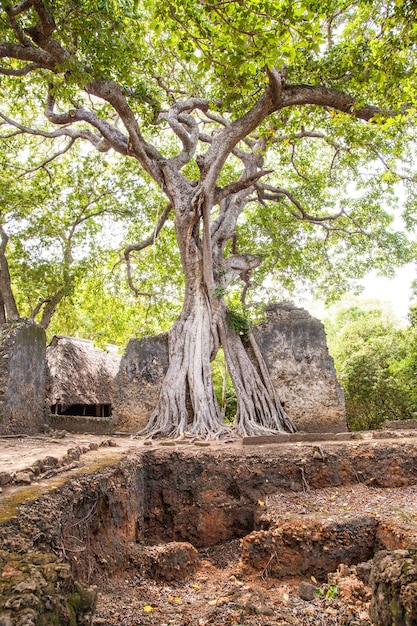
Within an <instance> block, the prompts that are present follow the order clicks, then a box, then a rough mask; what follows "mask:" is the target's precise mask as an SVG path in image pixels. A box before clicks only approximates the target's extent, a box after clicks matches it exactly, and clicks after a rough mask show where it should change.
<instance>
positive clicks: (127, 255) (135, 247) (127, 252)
mask: <svg viewBox="0 0 417 626" xmlns="http://www.w3.org/2000/svg"><path fill="white" fill-rule="evenodd" d="M171 209H172V205H171V203H169V204H167V206H166V207H165V209H164V210H163V212H162V215H161V217H160V218H159V220H158V223H157V225H156V226H155V228H154V230H153V232H152V233H151V234H150V235H149V237H147V238H146V239H144V240H143V241H141V242H140V243H138V244H130V245H129V246H126V247H125V249H124V259H125V261H126V269H127V282H128V284H129V287H130V289H131V290H132V291H133V293H134V294H135V296H136V297H138V296H146V297H149V298H150V297H151V296H152V294H150V293H142V292H140V291H139V290H138V289H137V288H136V287H135V285H134V284H133V277H132V266H131V253H132V252H140V251H141V250H144V249H145V248H148V247H149V246H152V245H153V244H154V243H155V240H156V238H157V237H158V235H159V233H160V232H161V229H162V227H163V226H164V224H165V222H166V221H167V219H168V216H169V214H170V212H171Z"/></svg>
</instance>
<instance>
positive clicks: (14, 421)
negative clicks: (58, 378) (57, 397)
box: [0, 319, 46, 435]
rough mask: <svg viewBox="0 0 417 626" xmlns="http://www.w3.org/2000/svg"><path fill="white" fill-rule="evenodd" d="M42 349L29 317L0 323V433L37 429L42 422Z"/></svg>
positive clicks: (42, 338)
mask: <svg viewBox="0 0 417 626" xmlns="http://www.w3.org/2000/svg"><path fill="white" fill-rule="evenodd" d="M45 350H46V337H45V331H44V329H43V328H41V326H39V325H38V324H36V323H35V322H34V321H33V320H29V319H21V320H19V321H17V322H13V323H11V324H3V325H2V326H1V327H0V435H11V434H20V433H25V434H33V433H38V432H39V430H40V428H41V426H42V424H43V423H44V420H45V416H44V405H45V386H46V367H45V363H46V361H45Z"/></svg>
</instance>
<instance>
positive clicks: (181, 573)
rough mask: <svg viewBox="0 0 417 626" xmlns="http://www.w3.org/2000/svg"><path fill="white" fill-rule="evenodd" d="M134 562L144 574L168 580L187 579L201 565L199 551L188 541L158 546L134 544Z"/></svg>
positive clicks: (132, 556)
mask: <svg viewBox="0 0 417 626" xmlns="http://www.w3.org/2000/svg"><path fill="white" fill-rule="evenodd" d="M131 560H132V562H133V563H134V564H135V565H137V566H138V567H139V569H140V571H141V573H142V575H145V576H148V577H149V578H153V579H155V580H166V581H167V582H172V581H182V580H187V579H188V578H190V577H191V576H193V574H194V573H195V572H196V570H197V569H198V567H199V565H200V560H199V557H198V552H197V550H196V549H195V548H194V546H192V545H191V543H187V542H186V541H178V542H177V541H172V542H169V543H165V544H160V545H156V546H140V547H139V546H137V545H136V546H134V549H133V554H131Z"/></svg>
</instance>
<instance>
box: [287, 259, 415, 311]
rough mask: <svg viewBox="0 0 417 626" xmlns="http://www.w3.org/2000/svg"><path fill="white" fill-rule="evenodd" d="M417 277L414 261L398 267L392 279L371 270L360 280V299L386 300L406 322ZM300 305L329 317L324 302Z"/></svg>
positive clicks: (304, 302)
mask: <svg viewBox="0 0 417 626" xmlns="http://www.w3.org/2000/svg"><path fill="white" fill-rule="evenodd" d="M416 279H417V267H416V265H415V264H414V263H410V264H409V265H406V266H404V267H402V268H399V269H397V270H396V272H395V278H392V279H390V278H382V277H379V276H377V273H376V272H371V273H370V274H368V276H367V277H366V278H364V279H362V280H361V281H358V282H359V284H361V285H363V287H364V290H363V292H362V293H361V294H360V295H359V299H360V300H379V301H380V302H381V303H384V302H386V303H387V304H388V305H389V306H390V308H391V309H392V311H393V313H394V315H395V316H396V317H397V318H398V319H399V320H400V321H404V322H406V321H407V315H408V309H409V306H410V304H411V303H412V302H413V301H416V300H417V298H416V297H414V296H413V292H412V289H411V283H412V282H413V280H416ZM341 302H343V300H342V301H341ZM298 306H301V307H303V308H305V309H307V310H308V311H309V312H310V313H311V314H312V315H314V316H315V317H318V318H319V319H323V318H325V317H327V312H326V308H325V306H324V304H323V303H322V302H318V301H310V302H309V301H308V300H303V301H302V302H301V303H300V304H298Z"/></svg>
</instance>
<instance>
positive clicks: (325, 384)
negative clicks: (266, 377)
mask: <svg viewBox="0 0 417 626" xmlns="http://www.w3.org/2000/svg"><path fill="white" fill-rule="evenodd" d="M253 334H254V336H255V338H256V341H257V343H258V345H259V349H260V351H261V353H262V355H263V357H264V359H265V362H266V364H267V366H268V369H269V372H270V374H271V379H272V383H273V386H274V388H275V390H276V392H277V395H278V397H279V399H280V401H281V402H282V403H283V404H284V408H285V410H286V412H287V413H288V415H289V416H290V417H291V418H292V420H293V421H294V423H295V425H296V427H297V429H298V430H304V431H307V432H342V431H346V430H347V425H346V417H345V403H344V396H343V390H342V388H341V387H340V385H339V383H338V381H337V378H336V371H335V369H334V364H333V359H332V358H331V356H330V355H329V352H328V349H327V343H326V334H325V331H324V326H323V324H322V323H321V322H320V321H319V320H317V319H315V318H314V317H312V316H311V315H310V314H309V313H308V312H307V311H305V310H304V309H299V308H297V307H295V306H293V305H292V304H290V303H288V302H282V303H278V304H271V305H269V306H268V307H267V309H266V321H265V322H263V323H262V324H259V325H258V326H255V327H254V329H253Z"/></svg>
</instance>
